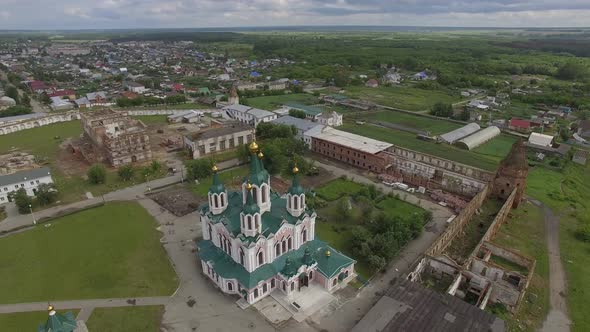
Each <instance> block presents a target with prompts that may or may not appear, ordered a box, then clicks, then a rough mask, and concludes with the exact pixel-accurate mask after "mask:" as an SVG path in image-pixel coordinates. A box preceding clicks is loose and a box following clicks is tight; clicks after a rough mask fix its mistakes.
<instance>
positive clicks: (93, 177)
mask: <svg viewBox="0 0 590 332" xmlns="http://www.w3.org/2000/svg"><path fill="white" fill-rule="evenodd" d="M86 175H87V176H88V181H90V183H92V184H100V183H105V182H106V180H107V170H106V169H105V167H104V165H102V164H94V165H92V166H90V168H89V169H88V171H87V172H86Z"/></svg>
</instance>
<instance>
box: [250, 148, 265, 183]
mask: <svg viewBox="0 0 590 332" xmlns="http://www.w3.org/2000/svg"><path fill="white" fill-rule="evenodd" d="M269 177H270V175H269V174H268V172H267V171H266V169H264V165H263V164H262V160H261V159H258V156H257V155H256V153H252V154H251V156H250V174H249V175H248V180H249V181H250V183H252V184H255V185H257V186H261V185H262V184H263V183H268V179H269Z"/></svg>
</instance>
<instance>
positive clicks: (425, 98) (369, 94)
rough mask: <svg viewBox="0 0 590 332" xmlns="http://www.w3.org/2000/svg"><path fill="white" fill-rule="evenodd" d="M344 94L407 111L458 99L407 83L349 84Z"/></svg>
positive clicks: (420, 109)
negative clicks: (391, 84)
mask: <svg viewBox="0 0 590 332" xmlns="http://www.w3.org/2000/svg"><path fill="white" fill-rule="evenodd" d="M344 94H345V95H347V96H348V97H351V98H355V99H364V100H369V101H372V102H375V103H377V104H380V105H385V106H390V107H397V108H401V109H405V110H408V111H426V110H429V109H430V108H431V107H432V105H434V104H435V103H437V102H443V103H447V104H452V103H456V102H458V101H459V100H460V98H459V96H455V95H451V94H449V93H447V92H445V91H441V90H422V89H418V88H415V87H412V86H408V85H397V86H391V87H386V86H380V87H378V88H368V87H365V86H349V87H346V89H345V92H344Z"/></svg>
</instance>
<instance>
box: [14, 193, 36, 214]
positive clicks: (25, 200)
mask: <svg viewBox="0 0 590 332" xmlns="http://www.w3.org/2000/svg"><path fill="white" fill-rule="evenodd" d="M12 200H13V201H14V203H15V204H16V207H17V208H18V213H20V214H28V213H31V205H32V204H33V199H32V198H31V197H29V195H27V191H26V190H25V189H24V188H20V189H19V190H17V191H15V192H13V193H12Z"/></svg>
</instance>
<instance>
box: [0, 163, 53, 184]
mask: <svg viewBox="0 0 590 332" xmlns="http://www.w3.org/2000/svg"><path fill="white" fill-rule="evenodd" d="M47 175H51V170H50V169H49V167H41V168H35V169H30V170H26V171H20V172H16V173H13V174H8V175H3V176H0V186H7V185H11V184H15V183H20V182H24V181H27V180H34V179H39V178H42V177H45V176H47Z"/></svg>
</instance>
